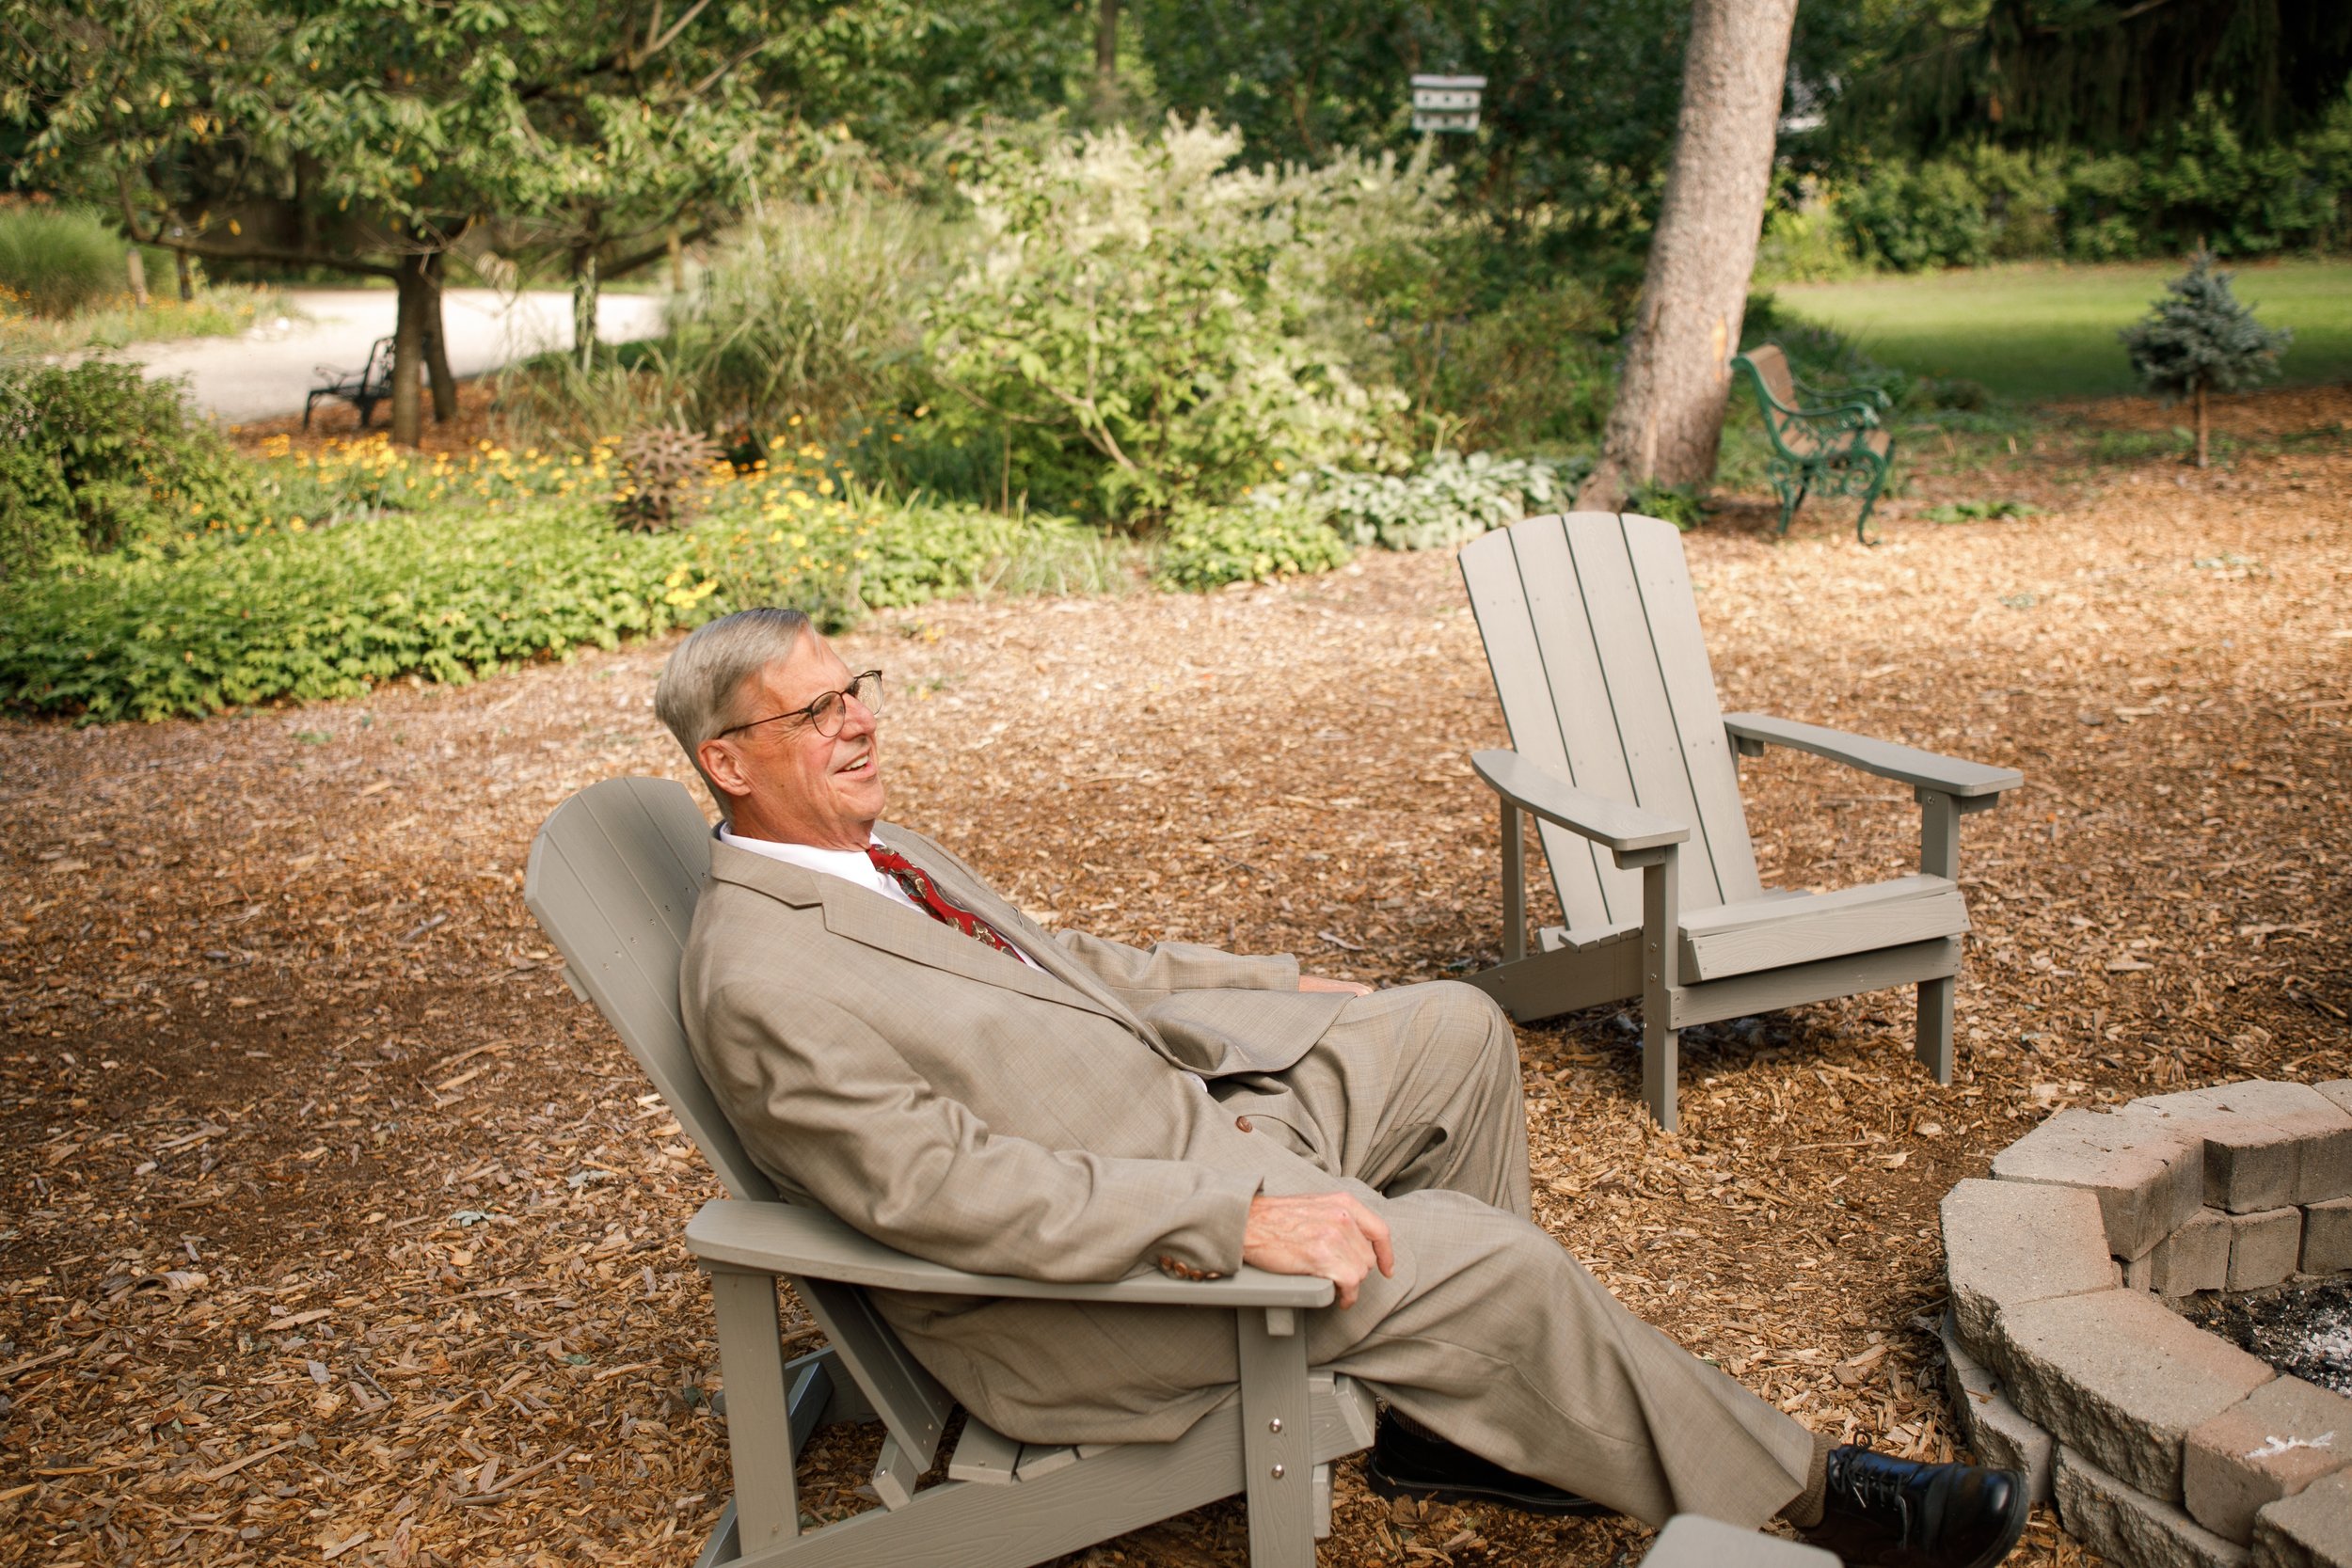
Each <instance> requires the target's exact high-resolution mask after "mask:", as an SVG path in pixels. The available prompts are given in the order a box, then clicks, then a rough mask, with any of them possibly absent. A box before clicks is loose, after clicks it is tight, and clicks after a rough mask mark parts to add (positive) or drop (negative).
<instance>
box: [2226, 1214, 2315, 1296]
mask: <svg viewBox="0 0 2352 1568" xmlns="http://www.w3.org/2000/svg"><path fill="white" fill-rule="evenodd" d="M2302 1256H2303V1211H2302V1210H2300V1209H2272V1210H2268V1211H2266V1212H2263V1213H2259V1214H2232V1215H2231V1216H2230V1289H2231V1290H2233V1291H2259V1290H2262V1289H2263V1288H2264V1287H2265V1286H2268V1285H2276V1284H2278V1283H2279V1281H2280V1280H2282V1279H2284V1278H2285V1277H2286V1276H2287V1275H2291V1274H2293V1273H2294V1272H2295V1265H2296V1260H2297V1259H2300V1258H2301V1257H2302Z"/></svg>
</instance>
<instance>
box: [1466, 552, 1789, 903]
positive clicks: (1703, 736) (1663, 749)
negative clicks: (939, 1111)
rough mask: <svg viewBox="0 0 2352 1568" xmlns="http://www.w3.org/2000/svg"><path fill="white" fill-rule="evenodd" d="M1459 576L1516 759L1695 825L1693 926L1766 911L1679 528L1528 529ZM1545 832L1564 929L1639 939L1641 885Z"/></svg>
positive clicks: (1586, 847) (1565, 835)
mask: <svg viewBox="0 0 2352 1568" xmlns="http://www.w3.org/2000/svg"><path fill="white" fill-rule="evenodd" d="M1460 562H1461V567H1462V580H1463V582H1464V583H1465V585H1466V586H1467V587H1468V588H1469V589H1470V608H1471V610H1473V611H1474V612H1475V613H1476V614H1477V617H1478V631H1479V635H1480V636H1481V637H1482V638H1484V639H1485V640H1486V663H1487V666H1488V668H1490V669H1491V670H1492V671H1493V673H1494V680H1495V692H1496V695H1497V696H1499V697H1500V698H1501V699H1502V717H1503V721H1504V722H1505V723H1506V724H1508V725H1509V726H1510V731H1511V745H1512V749H1513V750H1515V751H1517V752H1518V753H1519V754H1520V755H1521V756H1524V757H1525V758H1527V759H1528V760H1529V761H1530V762H1532V763H1534V764H1535V765H1536V766H1537V767H1539V768H1544V769H1546V770H1547V771H1549V772H1551V773H1553V774H1555V775H1556V776H1558V777H1560V778H1562V779H1565V780H1566V781H1567V782H1568V783H1570V784H1574V785H1576V787H1578V788H1579V789H1584V790H1590V791H1592V792H1593V793H1594V794H1597V795H1601V796H1606V797H1607V798H1608V799H1610V800H1621V801H1626V802H1629V803H1630V804H1633V805H1638V806H1642V807H1645V808H1646V809H1647V810H1650V811H1655V812H1659V813H1661V814H1663V815H1664V816H1669V817H1672V818H1673V819H1674V820H1675V821H1677V822H1684V823H1688V824H1690V826H1691V838H1690V841H1689V842H1688V843H1687V844H1685V845H1683V846H1682V849H1681V853H1680V855H1679V856H1678V857H1677V863H1678V864H1679V866H1680V869H1681V877H1680V882H1679V886H1680V891H1681V896H1682V907H1683V909H1684V910H1685V911H1694V910H1702V909H1711V908H1713V907H1715V906H1716V905H1719V904H1729V903H1737V902H1739V901H1740V900H1742V899H1747V898H1754V897H1756V896H1757V895H1759V894H1760V893H1761V892H1762V891H1763V889H1762V885H1761V884H1760V883H1759V882H1758V881H1757V879H1756V850H1755V847H1754V846H1753V845H1752V844H1751V843H1750V841H1749V838H1748V822H1747V814H1746V812H1745V811H1744V810H1743V809H1742V808H1741V806H1740V781H1739V775H1738V772H1737V770H1736V768H1735V764H1734V762H1733V759H1732V754H1731V747H1730V743H1729V742H1728V740H1727V739H1726V738H1725V736H1724V715H1723V709H1722V708H1721V706H1719V705H1718V704H1717V702H1716V699H1715V675H1714V672H1713V671H1712V670H1711V669H1709V668H1708V662H1707V643H1706V639H1705V637H1704V635H1703V634H1702V633H1701V632H1700V630H1699V617H1698V604H1697V601H1696V599H1695V598H1694V597H1693V596H1692V590H1691V571H1690V566H1689V563H1688V562H1686V561H1685V560H1684V558H1683V553H1682V536H1681V534H1680V533H1679V532H1677V531H1676V529H1675V526H1674V525H1673V524H1672V523H1665V522H1661V521H1659V520H1658V519H1657V518H1655V517H1642V516H1634V515H1624V516H1620V515H1617V514H1615V513H1611V512H1576V513H1570V514H1569V515H1565V516H1552V517H1530V518H1528V519H1527V520H1526V521H1525V522H1522V523H1517V524H1514V525H1513V526H1511V527H1510V528H1507V529H1499V530H1497V531H1494V532H1492V533H1488V534H1486V535H1484V536H1483V537H1481V538H1478V539H1475V540H1472V541H1471V542H1470V544H1469V545H1467V546H1464V547H1463V549H1462V553H1461V558H1460ZM1541 832H1542V835H1543V846H1544V858H1545V860H1546V861H1547V862H1549V864H1550V866H1551V879H1552V887H1553V889H1554V890H1555V891H1556V892H1557V893H1558V894H1559V896H1560V907H1561V909H1562V911H1564V912H1565V915H1566V917H1567V924H1568V929H1570V930H1571V931H1586V930H1595V929H1600V928H1605V927H1612V926H1622V925H1625V924H1628V923H1633V924H1639V922H1640V921H1641V918H1642V878H1641V873H1640V872H1638V871H1620V870H1619V869H1617V865H1616V863H1615V861H1614V860H1613V858H1612V857H1611V855H1610V854H1609V852H1608V851H1607V850H1606V849H1600V848H1597V847H1595V846H1594V845H1593V844H1592V843H1591V842H1590V841H1588V840H1586V839H1583V838H1581V837H1579V836H1577V835H1576V834H1574V833H1571V832H1568V831H1567V830H1566V829H1565V828H1556V827H1553V826H1551V825H1549V823H1547V824H1545V825H1543V827H1542V830H1541Z"/></svg>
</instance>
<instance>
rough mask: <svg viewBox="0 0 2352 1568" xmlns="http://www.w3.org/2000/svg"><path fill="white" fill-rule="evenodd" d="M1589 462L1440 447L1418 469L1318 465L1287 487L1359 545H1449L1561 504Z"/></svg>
mask: <svg viewBox="0 0 2352 1568" xmlns="http://www.w3.org/2000/svg"><path fill="white" fill-rule="evenodd" d="M1591 471H1592V463H1591V461H1590V459H1587V458H1581V457H1580V458H1570V459H1566V460H1562V459H1557V458H1549V457H1530V458H1520V459H1505V458H1500V457H1496V456H1495V455H1493V454H1492V453H1490V452H1483V451H1481V452H1472V453H1471V454H1470V456H1468V457H1464V456H1463V455H1462V454H1461V453H1459V452H1454V451H1441V452H1438V454H1437V455H1435V456H1434V457H1432V458H1430V460H1429V461H1428V462H1427V463H1426V464H1424V465H1422V467H1421V468H1420V469H1419V470H1418V471H1417V472H1415V473H1412V474H1408V475H1399V474H1373V473H1350V472H1345V471H1343V470H1341V469H1338V468H1330V467H1325V468H1319V469H1317V470H1315V471H1314V472H1312V473H1310V474H1303V475H1300V476H1299V477H1298V478H1296V479H1295V480H1293V481H1292V482H1291V483H1290V484H1289V485H1288V486H1286V487H1285V490H1286V492H1287V493H1288V494H1289V495H1292V496H1295V497H1296V498H1298V499H1302V500H1307V499H1311V501H1312V502H1313V503H1314V504H1316V505H1318V506H1320V507H1321V508H1322V509H1323V511H1324V513H1325V514H1326V515H1327V519H1328V521H1329V524H1330V527H1331V528H1332V529H1334V530H1335V531H1337V532H1338V533H1339V534H1340V536H1341V537H1342V538H1343V539H1346V540H1349V541H1350V542H1352V543H1354V544H1358V545H1378V546H1381V547H1382V548H1383V549H1391V550H1433V549H1446V548H1450V547H1451V546H1455V545H1458V544H1461V543H1462V542H1463V541H1464V540H1468V539H1475V538H1477V537H1478V536H1479V535H1480V534H1482V533H1484V532H1486V531H1487V530H1488V529H1496V528H1507V527H1508V526H1510V525H1511V524H1513V523H1516V522H1518V520H1519V519H1520V518H1522V517H1533V516H1535V515H1539V514H1541V513H1544V512H1558V511H1563V510H1565V508H1566V507H1567V505H1568V503H1569V500H1570V499H1571V498H1572V497H1573V496H1574V495H1575V494H1576V486H1577V483H1578V482H1579V481H1581V479H1582V478H1583V477H1584V476H1585V475H1586V474H1587V473H1589V472H1591Z"/></svg>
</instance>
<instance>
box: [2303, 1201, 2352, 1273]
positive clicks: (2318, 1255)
mask: <svg viewBox="0 0 2352 1568" xmlns="http://www.w3.org/2000/svg"><path fill="white" fill-rule="evenodd" d="M2302 1268H2303V1272H2304V1273H2305V1274H2334V1273H2335V1272H2336V1271H2337V1270H2338V1269H2352V1197H2334V1198H2329V1199H2328V1201H2327V1202H2325V1203H2314V1204H2312V1206H2311V1207H2310V1208H2308V1209H2306V1210H2304V1211H2303V1262H2302Z"/></svg>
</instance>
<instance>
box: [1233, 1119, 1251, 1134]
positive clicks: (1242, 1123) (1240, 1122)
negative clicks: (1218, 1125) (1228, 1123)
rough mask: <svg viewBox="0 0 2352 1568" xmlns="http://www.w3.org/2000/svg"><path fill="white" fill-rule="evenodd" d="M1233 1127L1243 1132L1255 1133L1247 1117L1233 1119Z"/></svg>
mask: <svg viewBox="0 0 2352 1568" xmlns="http://www.w3.org/2000/svg"><path fill="white" fill-rule="evenodd" d="M1233 1125H1234V1126H1235V1127H1238V1128H1240V1129H1241V1130H1242V1131H1243V1132H1256V1131H1257V1129H1256V1128H1255V1127H1253V1126H1251V1125H1250V1122H1249V1118H1248V1117H1234V1118H1233Z"/></svg>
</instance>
